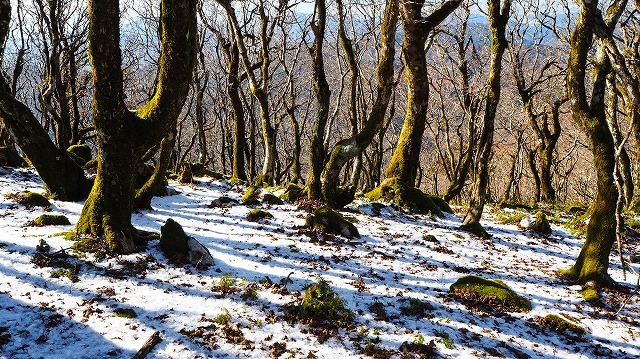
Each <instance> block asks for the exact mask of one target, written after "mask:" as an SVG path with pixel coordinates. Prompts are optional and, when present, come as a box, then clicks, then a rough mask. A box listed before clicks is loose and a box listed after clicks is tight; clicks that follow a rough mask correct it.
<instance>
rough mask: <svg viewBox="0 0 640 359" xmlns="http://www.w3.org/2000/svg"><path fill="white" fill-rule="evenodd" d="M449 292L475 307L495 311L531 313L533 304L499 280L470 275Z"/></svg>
mask: <svg viewBox="0 0 640 359" xmlns="http://www.w3.org/2000/svg"><path fill="white" fill-rule="evenodd" d="M449 292H450V293H452V295H453V296H454V297H456V298H458V299H460V300H462V301H463V302H466V303H468V304H471V305H474V306H478V305H483V306H486V307H488V308H491V309H492V310H495V311H506V312H529V311H531V302H530V301H529V300H528V299H526V298H525V297H523V296H521V295H518V294H517V293H516V292H514V291H513V290H512V289H511V288H509V287H508V286H507V285H506V284H504V282H502V281H499V280H490V279H485V278H481V277H477V276H473V275H468V276H464V277H462V278H460V279H458V280H457V281H456V282H455V283H453V284H452V285H451V287H450V288H449Z"/></svg>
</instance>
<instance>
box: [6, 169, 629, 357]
mask: <svg viewBox="0 0 640 359" xmlns="http://www.w3.org/2000/svg"><path fill="white" fill-rule="evenodd" d="M0 171H2V172H0V357H2V358H109V357H113V358H131V357H132V356H133V355H135V354H136V352H138V350H139V349H140V348H141V347H143V345H144V343H145V342H146V341H147V340H148V339H149V338H150V337H151V336H152V334H153V333H155V332H156V331H157V332H159V334H160V337H161V340H162V341H161V342H160V343H159V344H157V345H156V346H155V347H153V349H152V351H151V353H150V354H149V356H148V357H149V358H243V357H252V358H267V357H282V358H290V357H292V358H314V357H317V358H360V357H367V356H375V357H378V358H386V357H419V356H420V355H423V356H426V357H434V356H435V357H442V358H454V357H456V358H474V357H507V358H618V359H621V358H638V357H639V356H640V300H639V299H638V297H637V296H632V297H630V300H629V301H628V303H627V304H626V305H625V306H624V307H623V308H622V310H621V311H620V313H619V314H616V312H617V311H618V309H620V307H621V306H622V302H623V301H624V300H625V298H627V297H629V295H628V294H625V293H624V291H615V292H607V293H606V294H605V298H604V299H605V300H604V301H605V305H604V307H603V308H597V307H594V306H592V305H590V304H588V303H586V302H584V301H583V299H582V296H581V294H580V289H581V288H580V286H578V285H575V284H572V283H569V282H567V281H566V280H564V279H562V278H559V277H558V275H557V270H558V269H561V268H568V267H570V266H571V264H572V263H573V262H574V260H575V258H576V256H577V255H578V253H579V251H580V246H581V244H582V240H581V239H579V238H576V237H574V236H572V235H570V234H568V233H567V231H566V230H565V229H564V228H563V227H562V226H559V225H552V228H553V234H552V235H551V236H548V237H541V236H537V235H532V234H530V233H528V232H524V231H521V230H519V229H518V227H517V226H516V225H505V224H497V222H496V221H495V218H494V217H492V214H491V213H492V210H491V208H488V210H487V212H488V213H487V215H486V216H485V217H486V218H487V220H486V221H483V223H482V224H483V225H484V226H485V228H486V229H487V230H488V232H489V233H490V234H491V235H492V236H491V238H490V239H480V238H478V237H474V236H472V235H470V234H468V233H466V232H461V231H459V230H458V229H457V227H458V226H459V225H460V221H461V214H460V213H458V214H456V215H446V216H445V217H443V218H438V217H431V216H428V215H413V214H406V213H403V212H399V211H396V210H394V209H392V208H390V207H383V208H381V209H380V208H379V207H375V206H372V205H371V204H368V203H366V202H363V201H356V202H355V203H353V204H351V205H350V206H349V207H348V208H347V209H346V210H345V211H343V214H344V215H345V216H346V217H347V218H349V219H350V220H351V221H353V222H354V224H355V225H356V227H357V228H358V230H359V231H360V234H361V235H362V237H361V238H356V239H352V240H351V239H345V238H342V237H333V236H322V235H320V236H318V235H315V234H313V233H311V232H309V231H306V230H304V229H302V228H301V227H302V225H303V224H304V221H305V217H306V216H307V213H306V212H305V211H304V210H301V209H299V208H297V207H296V206H294V205H291V204H285V205H273V206H268V207H264V206H263V207H262V208H263V209H266V210H268V211H269V212H270V213H271V214H273V216H274V218H273V219H271V220H266V221H263V222H250V221H248V220H247V219H246V214H247V213H248V212H249V210H251V209H252V208H251V207H247V206H243V205H235V206H233V207H231V208H208V205H209V204H210V203H211V201H212V200H214V199H216V198H219V197H220V196H223V195H226V196H229V197H232V198H236V199H239V198H240V197H241V196H242V189H241V188H233V187H231V186H230V185H228V183H227V182H225V181H214V180H211V179H208V178H198V179H196V180H194V183H193V184H192V185H188V186H183V185H178V184H175V183H172V184H170V186H171V187H172V188H174V189H176V190H177V191H178V192H179V194H177V195H173V196H168V197H163V198H155V199H154V201H153V203H152V206H153V210H152V211H140V212H136V213H134V215H133V223H134V224H135V226H136V227H137V228H139V229H143V230H147V231H153V232H159V231H160V226H161V225H162V224H163V223H164V222H165V220H166V219H167V218H173V219H174V220H176V221H177V222H178V223H180V224H181V225H182V226H183V228H184V229H185V231H186V232H187V234H189V235H190V236H193V237H194V238H196V239H197V240H198V241H200V242H201V243H202V244H204V245H205V246H206V247H207V248H208V249H209V251H210V252H211V254H212V255H213V257H214V259H215V264H214V265H213V266H211V267H209V268H206V269H198V268H195V267H193V266H191V265H178V264H176V263H173V262H172V261H169V260H168V259H167V258H166V257H165V256H164V255H163V254H162V252H161V251H160V250H159V248H158V241H157V240H154V241H150V242H149V245H148V249H147V250H146V251H144V252H142V253H138V254H132V255H126V256H119V257H117V258H106V259H96V258H94V257H93V256H91V255H89V256H85V255H79V254H77V253H74V252H73V251H72V250H70V249H69V248H70V247H71V244H72V243H71V242H68V241H66V240H65V238H64V236H63V235H62V233H63V232H65V231H71V230H72V228H73V227H72V226H71V225H67V226H47V227H37V226H33V225H32V224H31V223H30V221H32V220H33V219H34V218H36V217H37V216H39V215H41V214H43V213H45V212H46V213H55V214H63V215H65V216H67V217H68V218H69V219H70V221H71V223H74V222H75V221H76V220H77V219H78V216H79V213H80V211H81V209H82V203H69V202H59V201H52V205H51V206H50V207H49V208H42V207H33V208H26V207H24V206H22V205H19V204H17V203H15V202H14V201H13V200H11V199H9V198H7V197H6V195H7V194H10V193H16V192H21V191H25V190H29V191H36V192H40V193H42V192H43V189H42V185H41V182H40V180H39V178H38V177H37V176H36V175H35V174H34V173H33V172H31V171H25V170H15V171H13V170H3V169H0ZM492 218H493V219H492ZM427 235H433V236H435V238H436V239H437V242H436V241H428V240H426V239H427V238H429V237H427ZM41 239H44V240H45V241H46V242H47V243H48V244H49V245H50V247H51V249H50V251H49V253H50V254H51V253H52V255H51V256H50V257H52V260H51V263H42V261H37V260H35V262H36V263H34V262H33V261H32V260H33V259H34V256H35V255H36V253H37V249H36V247H37V246H38V245H39V244H40V240H41ZM638 243H639V242H638V241H635V242H633V241H630V242H629V243H627V249H628V250H629V251H631V253H625V255H629V254H636V255H637V254H638V250H640V248H639V246H638ZM634 251H635V252H634ZM611 262H612V263H611V268H610V269H609V273H610V274H611V275H612V277H613V278H614V279H615V280H616V281H618V282H619V283H621V284H625V285H626V286H627V287H628V288H633V285H634V284H635V283H636V280H637V278H635V277H633V275H628V276H627V281H626V282H625V281H623V278H622V269H621V267H620V263H619V261H618V259H617V255H616V252H615V251H614V253H612V256H611ZM42 265H49V266H42ZM633 266H634V268H635V270H636V271H640V265H638V264H634V265H633ZM468 274H474V275H478V276H482V277H485V278H489V279H499V280H502V281H503V282H504V283H506V284H507V285H508V286H509V287H511V288H512V289H514V290H515V291H516V292H517V293H519V294H520V295H522V296H524V297H526V298H527V299H529V300H530V301H531V303H532V305H533V308H532V310H531V311H530V312H528V313H500V312H494V311H492V310H489V309H487V308H484V309H483V308H482V307H481V308H476V307H473V306H467V305H465V304H463V303H461V302H460V301H459V300H458V299H456V298H454V297H452V295H451V294H450V293H449V287H450V286H451V284H452V283H454V282H455V281H456V280H457V279H458V278H460V277H462V276H465V275H468ZM56 277H57V278H56ZM221 278H222V281H221ZM267 278H268V279H267ZM320 278H322V279H324V280H326V281H327V282H328V283H329V284H330V286H331V288H332V289H333V290H334V291H335V292H336V293H338V294H339V296H340V297H341V298H343V299H344V300H345V301H346V306H347V308H349V309H351V310H352V311H353V312H354V313H355V319H354V321H353V323H352V324H351V325H349V326H347V327H346V328H344V329H339V330H337V331H332V330H328V329H327V330H325V329H326V328H322V327H320V328H315V327H309V326H308V325H306V324H301V323H300V322H297V323H296V322H295V320H292V318H291V315H287V313H288V311H287V310H286V308H290V307H291V306H290V305H289V303H295V302H296V301H298V300H299V298H300V296H301V293H302V292H303V291H304V288H305V286H307V285H309V284H311V283H314V282H317V281H318V280H319V279H320ZM410 299H413V300H410ZM415 299H418V300H419V301H416V300H415ZM467 304H469V303H467ZM547 314H558V315H560V316H563V317H565V318H568V319H569V320H570V321H573V322H574V323H576V324H577V325H579V326H581V327H582V328H584V329H585V332H584V333H583V334H579V333H573V332H564V333H563V332H556V331H554V330H552V329H551V328H550V327H549V326H546V325H544V321H543V320H542V319H541V318H543V317H545V316H546V315H547ZM425 347H430V348H432V349H434V350H432V351H421V350H422V349H420V348H425ZM421 353H422V354H421Z"/></svg>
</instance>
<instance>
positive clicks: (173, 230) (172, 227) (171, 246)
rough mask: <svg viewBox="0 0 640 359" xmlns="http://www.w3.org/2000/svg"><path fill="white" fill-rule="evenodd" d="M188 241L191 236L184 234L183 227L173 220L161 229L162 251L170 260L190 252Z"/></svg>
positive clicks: (169, 219) (169, 220) (168, 220)
mask: <svg viewBox="0 0 640 359" xmlns="http://www.w3.org/2000/svg"><path fill="white" fill-rule="evenodd" d="M188 240H189V236H187V234H186V233H184V230H183V229H182V226H180V224H178V222H176V221H174V220H173V219H171V218H168V219H167V221H166V222H165V224H164V225H163V226H162V227H161V228H160V249H161V250H162V252H163V253H164V254H165V255H166V256H167V257H169V258H171V257H174V256H176V255H185V254H186V253H187V251H188V250H189V247H188V245H187V241H188Z"/></svg>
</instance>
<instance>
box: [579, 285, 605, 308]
mask: <svg viewBox="0 0 640 359" xmlns="http://www.w3.org/2000/svg"><path fill="white" fill-rule="evenodd" d="M580 294H582V298H583V299H584V301H585V302H587V303H591V304H592V305H594V306H596V307H600V308H602V307H604V302H603V301H602V297H601V296H600V290H599V288H598V285H597V284H596V283H595V282H587V283H586V284H585V285H584V286H583V287H582V290H581V291H580Z"/></svg>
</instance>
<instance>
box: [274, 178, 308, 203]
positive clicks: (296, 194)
mask: <svg viewBox="0 0 640 359" xmlns="http://www.w3.org/2000/svg"><path fill="white" fill-rule="evenodd" d="M305 195H306V193H305V189H304V188H302V187H300V186H298V185H297V184H295V183H289V184H287V186H286V187H285V190H284V193H283V194H282V195H281V196H280V198H281V199H283V200H285V201H287V202H295V200H297V199H298V198H301V197H304V196H305Z"/></svg>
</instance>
